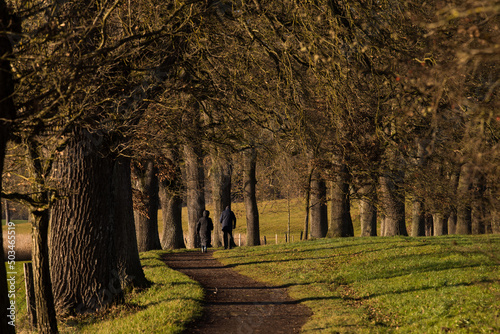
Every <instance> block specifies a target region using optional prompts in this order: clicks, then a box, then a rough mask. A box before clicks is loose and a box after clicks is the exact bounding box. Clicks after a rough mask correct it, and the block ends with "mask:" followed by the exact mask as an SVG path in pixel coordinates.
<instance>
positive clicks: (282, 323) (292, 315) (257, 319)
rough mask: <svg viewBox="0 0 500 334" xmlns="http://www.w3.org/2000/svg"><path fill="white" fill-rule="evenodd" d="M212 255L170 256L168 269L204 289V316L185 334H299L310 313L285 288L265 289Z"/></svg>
mask: <svg viewBox="0 0 500 334" xmlns="http://www.w3.org/2000/svg"><path fill="white" fill-rule="evenodd" d="M212 253H213V251H209V252H208V253H204V254H202V253H201V252H182V253H171V254H167V255H166V256H165V257H164V260H165V262H166V263H167V265H168V266H169V267H171V268H173V269H175V270H178V271H180V272H182V273H184V274H186V275H188V276H189V277H191V278H192V279H194V280H196V281H198V282H200V284H201V285H202V286H203V287H204V288H205V291H206V297H205V305H204V314H203V316H202V317H201V319H199V320H198V321H196V322H195V323H194V324H192V326H191V327H190V328H189V329H188V330H187V331H186V333H207V334H209V333H217V334H220V333H222V334H233V333H286V334H290V333H298V332H299V331H300V328H301V327H302V326H303V325H304V323H305V322H306V320H307V318H308V317H309V316H310V315H311V311H310V310H309V309H308V308H307V307H305V306H303V305H300V304H297V303H296V302H294V301H293V300H292V299H290V297H288V295H287V292H286V289H285V288H282V287H271V286H266V285H264V284H262V283H258V282H256V281H254V280H252V279H251V278H249V277H246V276H243V275H240V274H238V273H237V272H236V271H234V270H232V269H231V268H228V267H224V265H222V264H221V263H220V262H219V261H217V260H216V259H214V258H213V257H212Z"/></svg>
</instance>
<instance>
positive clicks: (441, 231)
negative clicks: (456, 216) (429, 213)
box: [433, 213, 448, 235]
mask: <svg viewBox="0 0 500 334" xmlns="http://www.w3.org/2000/svg"><path fill="white" fill-rule="evenodd" d="M433 221H434V235H447V234H448V217H447V216H446V215H445V214H443V213H435V214H434V215H433Z"/></svg>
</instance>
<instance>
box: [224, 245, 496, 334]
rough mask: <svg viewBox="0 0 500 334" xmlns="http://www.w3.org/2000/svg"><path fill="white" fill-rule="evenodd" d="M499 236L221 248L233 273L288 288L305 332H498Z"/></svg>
mask: <svg viewBox="0 0 500 334" xmlns="http://www.w3.org/2000/svg"><path fill="white" fill-rule="evenodd" d="M499 254H500V236H498V235H488V236H447V237H432V238H404V237H399V238H342V239H323V240H315V241H304V242H298V243H289V244H281V245H269V246H260V247H241V248H236V249H234V250H231V251H219V252H216V253H215V256H216V257H217V258H219V259H220V260H221V261H222V262H223V263H225V264H227V265H231V266H234V268H235V269H236V270H238V271H239V272H241V273H243V274H245V275H248V276H251V277H254V278H255V279H258V280H261V281H265V282H268V283H271V284H275V285H285V286H289V291H290V294H291V296H292V298H295V299H297V300H298V301H300V302H303V303H304V304H306V305H307V306H309V307H310V308H311V309H312V311H313V313H314V315H313V317H312V318H311V320H310V321H309V322H308V323H307V324H306V325H305V326H304V328H303V331H304V332H305V333H309V332H322V333H323V332H325V333H392V332H398V333H444V332H453V333H493V332H500V275H499V274H500V270H499V269H500V255H499Z"/></svg>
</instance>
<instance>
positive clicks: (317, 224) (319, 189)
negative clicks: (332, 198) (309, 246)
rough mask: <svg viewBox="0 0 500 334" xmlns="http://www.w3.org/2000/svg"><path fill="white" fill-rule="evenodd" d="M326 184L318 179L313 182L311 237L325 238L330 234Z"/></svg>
mask: <svg viewBox="0 0 500 334" xmlns="http://www.w3.org/2000/svg"><path fill="white" fill-rule="evenodd" d="M326 202H327V200H326V183H325V181H324V180H319V179H318V178H317V177H314V179H313V180H312V181H311V203H310V207H311V208H310V210H311V212H310V213H311V237H313V238H324V237H326V233H327V232H328V206H327V205H326Z"/></svg>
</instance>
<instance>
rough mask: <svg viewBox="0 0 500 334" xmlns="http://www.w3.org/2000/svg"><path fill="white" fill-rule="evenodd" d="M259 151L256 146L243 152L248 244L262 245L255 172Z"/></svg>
mask: <svg viewBox="0 0 500 334" xmlns="http://www.w3.org/2000/svg"><path fill="white" fill-rule="evenodd" d="M256 166H257V151H256V150H255V148H254V147H252V148H250V149H247V150H246V151H244V152H243V200H244V202H245V209H246V218H247V246H257V245H260V233H259V210H258V207H257V194H256V187H255V185H256V184H257V178H256V176H255V175H256V174H255V170H256Z"/></svg>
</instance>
